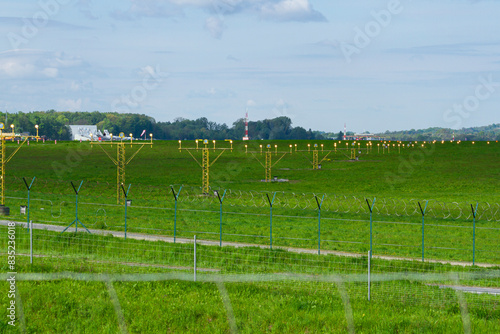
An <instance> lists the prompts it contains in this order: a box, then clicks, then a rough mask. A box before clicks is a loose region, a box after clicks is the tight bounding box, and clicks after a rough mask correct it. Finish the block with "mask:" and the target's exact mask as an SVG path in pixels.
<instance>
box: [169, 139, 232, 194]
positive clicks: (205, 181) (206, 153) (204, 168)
mask: <svg viewBox="0 0 500 334" xmlns="http://www.w3.org/2000/svg"><path fill="white" fill-rule="evenodd" d="M225 141H228V142H229V143H230V144H231V147H230V148H227V147H225V148H217V147H215V143H216V141H215V140H212V143H213V145H214V147H213V151H214V152H215V151H217V150H219V151H221V152H220V153H219V155H217V157H216V158H215V159H214V160H212V162H210V150H211V149H210V148H209V147H208V144H209V141H208V139H196V140H195V143H196V148H190V147H184V148H183V147H182V140H179V152H182V150H185V151H187V152H188V153H189V155H191V157H192V158H193V159H194V161H196V163H197V164H198V165H199V166H200V167H201V190H202V192H203V194H208V193H209V191H210V167H212V166H213V164H214V163H215V162H216V161H217V160H218V159H219V158H220V156H221V155H222V154H223V153H224V152H225V151H226V150H228V149H230V150H231V152H232V151H233V141H232V140H230V139H226V140H225ZM198 142H203V145H204V146H203V147H202V148H201V163H200V162H199V161H198V159H197V158H196V157H195V156H194V154H193V153H191V151H193V150H196V151H198V150H199V149H200V148H199V146H198Z"/></svg>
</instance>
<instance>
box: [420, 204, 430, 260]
mask: <svg viewBox="0 0 500 334" xmlns="http://www.w3.org/2000/svg"><path fill="white" fill-rule="evenodd" d="M427 204H429V201H426V202H425V207H424V209H423V210H422V206H421V205H420V202H418V207H419V208H420V212H421V213H422V262H424V249H425V247H424V240H425V239H424V235H425V233H424V229H425V222H424V219H425V210H427Z"/></svg>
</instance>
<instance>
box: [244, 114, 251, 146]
mask: <svg viewBox="0 0 500 334" xmlns="http://www.w3.org/2000/svg"><path fill="white" fill-rule="evenodd" d="M249 139H250V138H249V137H248V110H247V112H246V113H245V136H244V137H243V140H249Z"/></svg>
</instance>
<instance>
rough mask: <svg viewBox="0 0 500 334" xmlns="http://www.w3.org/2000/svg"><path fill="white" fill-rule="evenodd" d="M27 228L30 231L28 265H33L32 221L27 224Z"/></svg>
mask: <svg viewBox="0 0 500 334" xmlns="http://www.w3.org/2000/svg"><path fill="white" fill-rule="evenodd" d="M30 225H31V226H30ZM28 227H29V230H30V264H33V221H30V222H28Z"/></svg>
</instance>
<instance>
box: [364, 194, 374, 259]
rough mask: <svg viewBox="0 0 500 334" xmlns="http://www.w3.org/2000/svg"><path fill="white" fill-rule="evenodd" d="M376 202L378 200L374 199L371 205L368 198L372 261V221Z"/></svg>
mask: <svg viewBox="0 0 500 334" xmlns="http://www.w3.org/2000/svg"><path fill="white" fill-rule="evenodd" d="M375 200H376V198H375V197H374V198H373V201H372V205H370V202H369V201H368V198H366V204H368V209H369V210H370V253H369V255H370V259H371V258H372V254H373V249H372V245H373V233H372V232H373V220H372V214H373V207H374V206H375Z"/></svg>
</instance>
